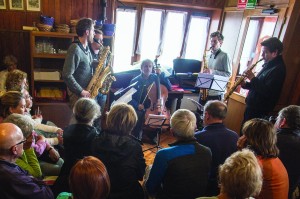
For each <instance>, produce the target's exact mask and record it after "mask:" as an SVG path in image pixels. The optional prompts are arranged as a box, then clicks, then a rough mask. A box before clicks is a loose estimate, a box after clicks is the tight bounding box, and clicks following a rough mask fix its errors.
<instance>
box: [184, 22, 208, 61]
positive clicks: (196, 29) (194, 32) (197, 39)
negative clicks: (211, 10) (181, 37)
mask: <svg viewBox="0 0 300 199" xmlns="http://www.w3.org/2000/svg"><path fill="white" fill-rule="evenodd" d="M208 25H209V18H207V17H201V16H191V20H190V24H189V30H188V33H187V39H186V49H185V52H184V56H183V57H184V58H186V59H197V60H202V59H203V53H204V50H206V49H205V43H206V39H207V36H208V35H207V34H208Z"/></svg>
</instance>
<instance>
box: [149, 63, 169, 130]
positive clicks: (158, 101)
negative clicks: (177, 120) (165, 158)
mask: <svg viewBox="0 0 300 199" xmlns="http://www.w3.org/2000/svg"><path fill="white" fill-rule="evenodd" d="M159 70H160V66H159V64H157V58H156V59H155V60H154V71H155V73H156V74H157V79H156V81H155V83H154V84H152V85H151V86H149V91H148V98H149V99H150V101H151V105H150V107H149V108H148V109H147V110H146V113H145V118H146V121H147V118H148V116H149V115H150V114H154V115H164V116H165V118H166V120H165V122H164V125H163V126H162V128H163V129H167V128H169V124H170V111H169V110H167V108H166V107H165V102H166V101H167V99H168V89H167V88H166V86H164V85H162V84H160V79H159V74H158V71H159ZM145 124H146V123H145ZM146 125H147V124H146Z"/></svg>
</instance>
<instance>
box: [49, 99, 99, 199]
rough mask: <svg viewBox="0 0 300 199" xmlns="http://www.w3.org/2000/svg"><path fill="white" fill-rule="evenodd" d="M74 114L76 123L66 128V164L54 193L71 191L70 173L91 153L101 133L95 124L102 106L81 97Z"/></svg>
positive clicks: (64, 140) (64, 139)
mask: <svg viewBox="0 0 300 199" xmlns="http://www.w3.org/2000/svg"><path fill="white" fill-rule="evenodd" d="M73 114H74V117H75V120H76V121H75V124H71V125H69V126H67V127H66V128H65V129H64V134H63V143H64V144H63V146H64V161H65V162H64V164H63V166H62V168H61V172H60V174H59V177H58V178H57V180H56V181H55V184H54V189H53V190H54V194H55V195H57V194H59V193H60V192H70V188H69V180H68V178H69V174H70V170H71V168H72V167H73V166H74V165H75V163H76V162H77V161H78V160H79V159H82V158H84V157H85V156H89V155H91V145H92V141H93V140H94V138H95V136H96V135H97V134H98V133H99V132H98V129H97V128H96V127H94V126H93V122H94V120H95V119H96V118H98V117H100V115H101V114H100V106H99V105H98V104H97V102H96V101H95V100H93V99H90V98H80V99H79V100H78V101H77V102H76V103H75V105H74V108H73Z"/></svg>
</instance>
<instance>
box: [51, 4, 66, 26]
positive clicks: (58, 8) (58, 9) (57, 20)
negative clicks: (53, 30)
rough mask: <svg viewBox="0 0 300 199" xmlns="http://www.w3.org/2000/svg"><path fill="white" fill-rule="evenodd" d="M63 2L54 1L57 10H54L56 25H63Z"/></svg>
mask: <svg viewBox="0 0 300 199" xmlns="http://www.w3.org/2000/svg"><path fill="white" fill-rule="evenodd" d="M61 2H62V1H61V0H55V1H54V5H55V8H54V11H55V13H54V16H53V17H54V19H55V24H62V22H61V15H60V13H62V14H64V13H65V12H61V9H60V6H61V5H60V3H61Z"/></svg>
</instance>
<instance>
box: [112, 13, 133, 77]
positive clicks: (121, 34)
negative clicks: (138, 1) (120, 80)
mask: <svg viewBox="0 0 300 199" xmlns="http://www.w3.org/2000/svg"><path fill="white" fill-rule="evenodd" d="M136 15H137V12H136V10H132V9H117V11H116V19H117V20H116V21H117V22H116V32H115V42H114V58H113V59H114V62H113V63H114V66H117V67H114V72H119V71H124V70H127V69H128V66H129V65H130V64H131V57H132V56H133V55H134V53H133V52H134V46H135V35H136Z"/></svg>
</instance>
